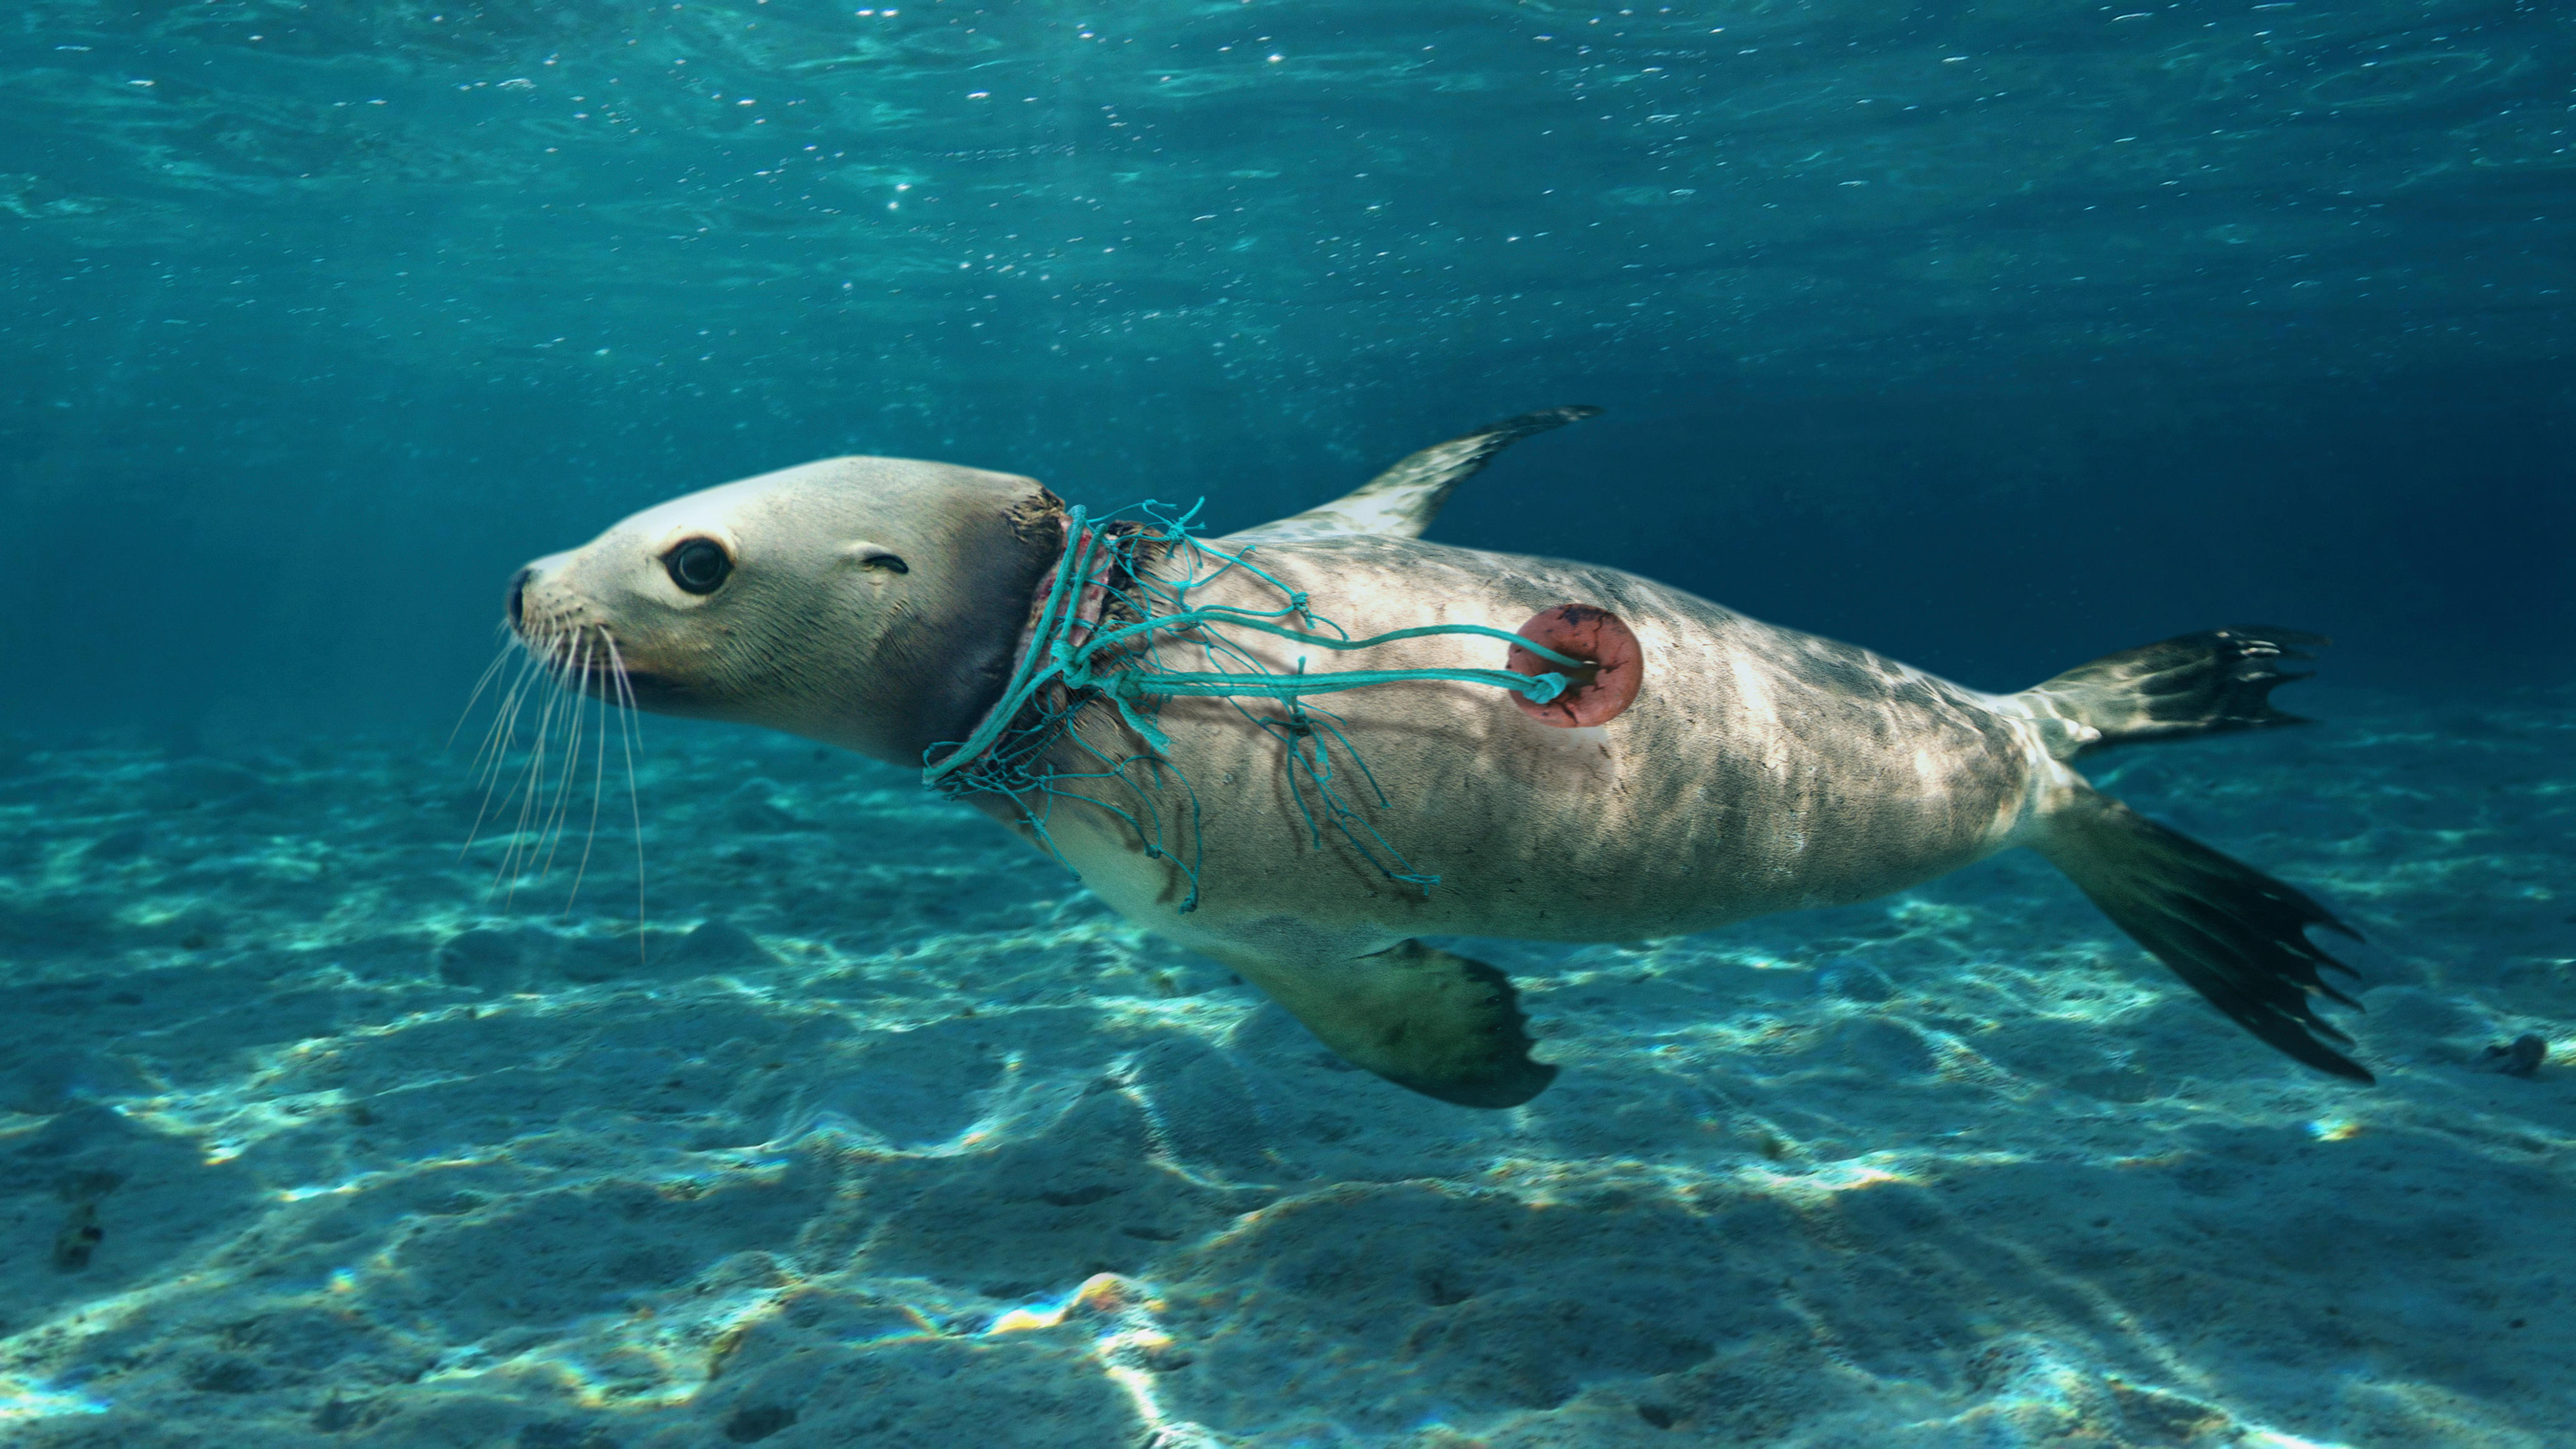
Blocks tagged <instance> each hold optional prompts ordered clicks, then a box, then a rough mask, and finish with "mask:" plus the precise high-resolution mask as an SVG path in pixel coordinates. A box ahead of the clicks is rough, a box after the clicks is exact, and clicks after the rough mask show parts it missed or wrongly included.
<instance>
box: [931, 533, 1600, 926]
mask: <svg viewBox="0 0 2576 1449" xmlns="http://www.w3.org/2000/svg"><path fill="white" fill-rule="evenodd" d="M1203 506H1204V500H1202V502H1201V503H1198V504H1193V505H1191V506H1190V508H1189V509H1188V510H1187V511H1175V510H1173V509H1172V508H1169V507H1167V506H1165V505H1163V504H1161V503H1157V502H1155V501H1154V500H1152V499H1148V500H1146V501H1145V502H1143V503H1141V504H1138V505H1137V506H1136V507H1135V508H1134V509H1132V510H1125V509H1122V510H1118V511H1119V512H1131V511H1132V512H1134V513H1137V514H1140V515H1142V517H1143V521H1142V522H1135V521H1128V520H1113V521H1107V522H1103V523H1101V524H1099V525H1097V526H1094V525H1092V524H1090V523H1089V522H1088V521H1087V520H1086V517H1085V514H1084V511H1083V510H1082V509H1081V508H1079V507H1076V508H1074V509H1073V510H1071V512H1070V514H1069V516H1068V518H1067V520H1066V525H1067V526H1066V538H1067V543H1066V546H1065V550H1064V555H1063V557H1062V558H1061V559H1060V560H1058V562H1057V565H1056V573H1055V579H1054V582H1053V583H1052V584H1051V585H1050V586H1049V588H1048V590H1047V596H1046V600H1045V602H1044V603H1043V604H1042V605H1041V606H1040V608H1039V611H1038V617H1037V622H1036V625H1035V626H1034V628H1033V630H1032V631H1031V636H1030V643H1029V647H1028V648H1027V650H1026V651H1025V652H1024V653H1023V654H1022V655H1021V657H1020V660H1019V663H1018V666H1017V668H1016V669H1015V670H1014V671H1013V673H1012V676H1011V680H1010V682H1009V683H1008V684H1007V685H1006V686H1004V688H1003V691H1002V697H1001V699H1000V700H999V701H998V702H997V703H995V704H994V706H993V708H992V709H991V710H990V711H989V712H987V713H986V715H985V716H984V720H983V722H982V724H981V725H979V726H978V727H977V728H976V730H975V732H974V733H973V734H972V735H969V736H968V737H967V738H966V739H964V740H960V741H955V742H943V743H941V744H936V745H933V746H931V747H930V749H929V750H928V751H926V752H924V754H923V757H922V758H923V769H922V781H923V783H924V784H927V785H929V786H931V787H933V788H935V789H937V790H939V791H940V792H941V793H943V794H946V795H949V796H952V797H964V796H968V795H973V794H978V793H991V794H998V795H1003V796H1007V797H1008V798H1009V799H1010V800H1011V801H1012V802H1013V803H1014V804H1015V805H1016V806H1017V807H1018V809H1019V811H1020V814H1021V817H1022V819H1023V820H1025V821H1026V822H1027V824H1028V825H1029V827H1030V829H1031V830H1033V831H1034V832H1035V833H1036V835H1037V838H1038V840H1039V842H1040V843H1041V844H1042V845H1044V846H1045V847H1046V848H1047V849H1048V850H1050V851H1053V850H1054V849H1055V840H1054V837H1053V836H1052V835H1051V834H1049V832H1048V825H1049V823H1050V822H1051V821H1052V820H1053V818H1054V812H1055V810H1056V808H1057V807H1058V805H1059V804H1060V803H1064V802H1075V803H1079V804H1082V805H1086V806H1090V807H1092V808H1095V809H1099V810H1104V811H1107V812H1109V813H1110V814H1111V815H1113V816H1116V817H1118V818H1119V819H1121V820H1123V821H1125V822H1126V826H1127V828H1129V829H1131V830H1133V831H1134V832H1135V834H1136V837H1137V839H1138V840H1139V841H1140V842H1141V843H1142V844H1143V847H1144V850H1145V854H1146V856H1147V857H1148V858H1149V859H1156V860H1162V859H1169V860H1170V861H1172V863H1173V864H1174V865H1175V866H1176V867H1177V868H1178V869H1179V870H1180V871H1181V872H1182V874H1183V875H1184V876H1186V877H1187V878H1188V880H1189V885H1190V889H1189V893H1188V896H1187V898H1186V899H1184V900H1183V901H1182V903H1181V906H1180V909H1181V911H1182V912H1183V913H1185V914H1186V913H1187V912H1189V911H1192V910H1195V909H1196V908H1197V906H1198V902H1199V868H1200V865H1201V863H1202V860H1203V857H1204V851H1203V849H1202V848H1201V840H1200V836H1199V802H1198V791H1197V789H1196V788H1195V787H1194V786H1193V785H1192V784H1191V783H1190V780H1189V777H1188V776H1187V774H1185V773H1184V772H1183V771H1181V770H1180V769H1179V768H1178V767H1177V766H1176V765H1174V764H1173V763H1172V762H1171V761H1170V760H1169V759H1168V758H1167V757H1166V754H1165V752H1166V751H1168V750H1169V749H1170V748H1171V740H1170V737H1169V736H1168V735H1167V734H1166V733H1165V732H1164V730H1163V728H1162V725H1161V722H1160V716H1161V713H1162V705H1163V701H1164V700H1166V699H1170V698H1173V697H1176V696H1184V695H1195V696H1207V697H1215V698H1221V699H1224V700H1226V701H1227V702H1228V703H1229V704H1231V705H1232V706H1233V708H1234V709H1235V711H1236V713H1238V714H1240V715H1241V716H1242V717H1243V719H1244V721H1245V722H1246V723H1248V724H1249V725H1251V726H1252V727H1253V728H1255V729H1258V730H1260V731H1261V732H1262V733H1264V734H1267V735H1269V736H1270V737H1271V738H1273V739H1275V740H1277V741H1278V742H1279V745H1280V752H1281V759H1282V762H1283V765H1284V768H1285V769H1286V770H1287V772H1288V781H1289V786H1290V794H1291V796H1292V797H1293V798H1294V799H1295V801H1296V803H1297V808H1298V810H1299V812H1300V813H1301V814H1302V815H1303V817H1304V821H1305V826H1306V834H1307V837H1308V841H1309V844H1310V846H1311V848H1314V849H1317V850H1320V849H1322V848H1323V845H1324V839H1325V832H1326V831H1327V830H1328V829H1329V830H1331V831H1332V832H1334V833H1336V834H1338V835H1339V836H1340V837H1341V838H1342V839H1344V840H1347V841H1348V842H1350V844H1351V845H1352V847H1353V848H1355V849H1356V850H1357V851H1358V852H1359V854H1360V855H1361V857H1362V858H1364V859H1365V860H1367V861H1368V863H1369V864H1370V865H1371V866H1373V867H1374V868H1375V869H1377V870H1378V872H1379V873H1381V874H1383V875H1384V876H1385V877H1386V878H1387V879H1389V880H1393V881H1397V882H1400V883H1402V884H1405V885H1409V886H1413V887H1416V888H1418V889H1421V890H1423V891H1426V892H1427V891H1429V889H1430V888H1431V887H1432V886H1435V885H1437V884H1439V881H1440V878H1439V877H1438V876H1436V875H1430V874H1426V873H1424V872H1422V871H1419V870H1416V869H1415V868H1414V867H1413V865H1412V864H1411V863H1410V862H1408V861H1407V860H1406V859H1405V858H1404V856H1403V854H1402V852H1400V851H1398V850H1397V849H1396V848H1395V846H1394V845H1393V844H1392V843H1391V842H1389V841H1388V840H1387V838H1386V837H1385V835H1384V834H1382V833H1381V832H1379V830H1378V829H1377V827H1376V826H1375V825H1373V824H1371V823H1370V822H1369V820H1368V817H1367V816H1366V815H1365V814H1363V813H1362V812H1361V811H1359V810H1358V809H1356V808H1354V806H1353V804H1352V800H1351V796H1350V794H1349V793H1348V792H1350V791H1351V790H1353V789H1354V788H1365V789H1366V790H1367V791H1368V792H1369V794H1370V796H1371V797H1372V798H1374V799H1375V800H1376V802H1377V804H1378V806H1379V807H1380V808H1384V807H1385V806H1386V805H1387V803H1388V801H1387V798H1386V792H1385V791H1384V790H1382V789H1380V788H1379V787H1378V783H1377V778H1376V777H1375V776H1374V775H1372V774H1370V773H1369V768H1368V762H1367V761H1365V760H1363V759H1361V758H1360V754H1359V751H1358V749H1357V748H1356V747H1354V746H1353V745H1352V743H1351V741H1350V737H1349V736H1348V735H1346V734H1344V733H1343V731H1342V727H1341V726H1342V718H1341V716H1339V715H1336V714H1334V713H1332V712H1331V711H1329V710H1324V709H1318V708H1315V707H1313V706H1310V705H1308V704H1307V703H1306V699H1307V697H1308V696H1311V695H1319V694H1332V693H1338V692H1339V691H1342V690H1346V689H1366V688H1371V687H1374V686H1380V685H1390V684H1404V683H1413V682H1419V681H1425V680H1453V681H1458V682H1462V683H1467V684H1482V685H1490V686H1492V687H1493V688H1496V689H1504V690H1510V691H1512V692H1513V693H1516V694H1521V695H1524V696H1526V697H1527V698H1529V699H1530V700H1531V701H1532V702H1533V703H1537V704H1545V703H1547V702H1548V701H1550V700H1552V699H1555V698H1556V697H1557V696H1558V695H1560V694H1562V693H1564V692H1565V690H1566V689H1567V687H1568V686H1569V684H1570V683H1571V680H1570V678H1569V676H1567V675H1565V674H1561V673H1557V672H1554V671H1550V672H1548V673H1544V674H1520V673H1516V672H1514V671H1511V670H1507V669H1360V670H1346V671H1341V672H1336V673H1326V674H1308V673H1306V672H1305V663H1306V661H1305V659H1304V657H1303V656H1300V657H1299V658H1298V660H1297V662H1296V668H1295V669H1294V670H1292V671H1288V672H1282V671H1280V670H1279V669H1277V668H1275V667H1273V666H1271V665H1270V664H1268V663H1267V662H1265V661H1264V660H1262V659H1261V658H1259V657H1258V656H1256V655H1254V654H1252V653H1250V652H1249V651H1247V650H1246V649H1244V648H1243V647H1242V646H1241V645H1240V644H1239V643H1237V642H1235V640H1234V639H1233V638H1232V637H1230V636H1231V635H1232V634H1234V633H1235V632H1236V631H1249V632H1252V633H1259V634H1268V635H1272V636H1275V637H1277V638H1281V639H1287V640H1291V641H1293V642H1295V643H1299V644H1307V645H1312V646H1314V647H1316V648H1319V649H1331V650H1336V651H1348V650H1359V649H1370V648H1374V647H1376V646H1378V645H1381V644H1389V643H1393V642H1394V641H1396V640H1398V639H1415V638H1420V637H1423V636H1425V635H1433V634H1481V635H1485V636H1487V637H1490V638H1494V639H1500V640H1506V641H1508V642H1510V643H1512V644H1514V645H1517V646H1518V647H1520V648H1523V649H1527V650H1529V651H1530V652H1531V653H1533V654H1536V655H1538V656H1540V657H1542V658H1544V659H1548V660H1551V661H1553V662H1555V663H1558V664H1561V665H1563V666H1565V667H1566V668H1568V669H1573V670H1578V671H1579V670H1583V669H1586V668H1588V667H1589V666H1588V664H1587V663H1586V661H1584V660H1580V659H1576V658H1573V657H1571V656H1569V655H1565V654H1560V653H1558V652H1556V651H1555V650H1553V649H1549V648H1546V647H1545V646H1543V645H1540V644H1538V643H1537V642H1536V641H1534V640H1531V639H1527V638H1524V637H1522V636H1521V635H1518V634H1515V633H1512V632H1510V631H1508V630H1503V629H1494V628H1488V627H1486V626H1484V625H1481V624H1427V625H1424V626H1422V627H1420V628H1413V629H1398V630H1395V631H1394V632H1392V633H1386V634H1374V635H1371V636H1369V637H1368V638H1365V639H1354V638H1351V637H1350V635H1349V633H1348V631H1346V630H1344V629H1343V628H1342V627H1341V626H1340V625H1338V624H1335V623H1334V622H1333V621H1332V620H1330V619H1328V618H1325V617H1324V616H1322V615H1320V614H1317V613H1315V612H1314V611H1313V610H1312V609H1311V608H1309V607H1308V603H1307V597H1306V594H1305V593H1304V592H1303V591H1301V590H1297V589H1291V588H1289V587H1288V586H1287V585H1285V584H1283V583H1281V582H1280V581H1279V580H1278V579H1276V578H1274V577H1272V576H1271V575H1270V574H1269V573H1267V572H1265V571H1264V570H1263V569H1262V568H1261V567H1260V566H1259V565H1257V564H1255V563H1253V562H1252V561H1251V559H1250V555H1251V554H1252V553H1253V552H1254V550H1253V549H1251V548H1245V549H1244V550H1242V551H1241V552H1239V553H1230V552H1228V551H1226V550H1224V549H1221V548H1218V547H1215V546H1214V545H1212V544H1210V543H1208V542H1207V541H1206V540H1205V539H1203V538H1201V537H1200V536H1199V534H1198V529H1197V519H1198V514H1199V509H1200V508H1201V507H1203ZM1237 573H1241V574H1244V575H1248V576H1249V577H1251V578H1252V579H1254V580H1257V581H1258V582H1259V583H1260V584H1262V585H1264V586H1266V587H1267V588H1268V589H1270V590H1271V591H1273V592H1275V594H1276V595H1277V598H1278V605H1277V607H1275V608H1270V609H1257V608H1247V607H1243V606H1240V605H1233V604H1202V603H1198V602H1196V601H1194V600H1193V599H1192V598H1191V594H1192V592H1193V591H1195V590H1200V589H1204V588H1206V587H1207V586H1208V585H1210V584H1213V583H1215V582H1216V581H1217V580H1219V579H1223V578H1226V577H1228V576H1229V575H1233V574H1237ZM1093 604H1096V605H1097V608H1096V610H1095V609H1094V608H1092V607H1088V606H1090V605H1093ZM1177 664H1190V665H1196V666H1199V667H1187V668H1185V667H1176V665H1177ZM1247 700H1250V701H1255V702H1258V701H1262V700H1269V701H1275V702H1276V703H1278V704H1279V705H1282V706H1284V707H1285V708H1284V710H1282V711H1281V712H1279V713H1275V714H1274V713H1267V712H1263V713H1256V712H1255V711H1254V710H1252V709H1249V708H1247V707H1246V705H1245V701H1247ZM1103 701H1106V702H1107V703H1108V704H1109V705H1110V706H1111V707H1112V708H1115V709H1116V710H1117V711H1118V714H1119V717H1120V718H1121V719H1123V720H1124V721H1125V722H1126V724H1127V727H1128V728H1129V729H1130V730H1132V731H1134V732H1135V734H1136V736H1137V737H1138V738H1139V739H1141V740H1143V741H1144V744H1145V749H1144V751H1142V752H1140V753H1134V754H1111V753H1108V752H1106V751H1104V750H1103V749H1102V748H1101V747H1100V745H1099V744H1097V743H1095V742H1094V741H1093V740H1092V739H1090V738H1087V737H1085V736H1084V735H1083V734H1082V733H1081V732H1079V731H1077V730H1076V729H1075V728H1074V723H1075V717H1076V716H1077V715H1079V714H1080V713H1081V712H1082V711H1083V710H1084V709H1086V708H1091V707H1094V706H1096V705H1098V704H1099V703H1101V702H1103ZM1068 744H1069V745H1070V747H1071V748H1070V749H1067V748H1065V746H1067V745H1068ZM1076 782H1084V786H1085V787H1084V788H1082V789H1078V790H1077V789H1071V788H1068V787H1069V786H1071V785H1073V784H1075V783H1076ZM1354 782H1356V784H1354ZM1100 784H1107V785H1109V786H1111V787H1112V788H1111V790H1109V791H1108V792H1107V793H1108V794H1109V795H1111V796H1112V797H1114V796H1115V795H1116V794H1117V793H1118V792H1119V791H1121V790H1123V791H1124V792H1125V793H1126V795H1127V797H1128V799H1129V801H1130V804H1128V805H1121V804H1119V803H1118V802H1117V800H1116V799H1115V798H1103V793H1102V792H1101V791H1100V790H1099V789H1098V788H1097V786H1098V785H1100ZM1174 787H1177V788H1178V789H1179V790H1180V792H1181V799H1182V801H1183V802H1185V805H1186V809H1185V811H1184V812H1183V814H1184V815H1185V817H1186V819H1187V821H1188V825H1187V831H1188V836H1189V838H1188V840H1187V841H1186V843H1185V848H1184V849H1175V848H1174V845H1173V842H1171V841H1169V840H1167V839H1166V838H1165V827H1164V823H1163V822H1164V814H1165V812H1164V810H1163V809H1162V808H1161V806H1160V804H1159V803H1158V802H1159V801H1160V800H1161V799H1163V798H1164V792H1166V791H1168V790H1170V789H1172V788H1174Z"/></svg>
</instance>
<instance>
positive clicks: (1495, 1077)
mask: <svg viewBox="0 0 2576 1449" xmlns="http://www.w3.org/2000/svg"><path fill="white" fill-rule="evenodd" d="M1219 959H1220V960H1223V961H1224V962H1225V963H1226V964H1227V965H1229V966H1232V967H1234V968H1235V969H1236V970H1237V971H1240V972H1242V973H1243V976H1244V979H1246V980H1248V981H1250V982H1251V983H1252V984H1253V985H1255V986H1258V987H1260V988H1261V989H1262V990H1263V991H1264V992H1267V993H1268V994H1269V996H1270V999H1271V1000H1273V1001H1276V1002H1278V1003H1279V1004H1280V1005H1281V1006H1284V1007H1286V1008H1287V1009H1288V1014H1289V1015H1291V1016H1294V1017H1296V1018H1297V1020H1299V1021H1300V1022H1302V1023H1304V1024H1305V1027H1306V1029H1307V1030H1308V1031H1311V1032H1313V1033H1314V1034H1315V1035H1316V1036H1317V1037H1318V1038H1319V1039H1321V1040H1322V1041H1323V1043H1324V1045H1326V1046H1328V1047H1331V1048H1332V1049H1333V1051H1334V1053H1335V1054H1336V1055H1338V1056H1339V1057H1341V1059H1342V1060H1344V1061H1346V1062H1349V1063H1351V1064H1352V1065H1353V1066H1358V1067H1366V1068H1367V1069H1368V1070H1370V1071H1372V1072H1375V1073H1377V1074H1378V1075H1379V1076H1381V1077H1384V1078H1386V1079H1387V1080H1388V1081H1390V1082H1393V1083H1395V1084H1396V1085H1397V1086H1399V1087H1410V1088H1412V1089H1413V1090H1414V1091H1417V1092H1420V1093H1421V1094H1423V1095H1424V1096H1426V1097H1437V1098H1439V1099H1440V1100H1441V1101H1443V1102H1455V1103H1457V1104H1458V1105H1459V1106H1461V1107H1517V1106H1519V1105H1520V1104H1521V1103H1523V1102H1526V1101H1528V1100H1529V1099H1530V1098H1532V1097H1535V1096H1537V1095H1538V1094H1539V1093H1541V1092H1543V1091H1545V1090H1547V1084H1548V1083H1549V1082H1551V1081H1554V1080H1555V1079H1556V1068H1554V1067H1552V1066H1549V1065H1548V1064H1547V1063H1545V1062H1534V1061H1531V1060H1530V1056H1529V1049H1530V1046H1531V1042H1530V1037H1529V1032H1528V1031H1527V1030H1526V1029H1525V1028H1524V1021H1525V1019H1524V1018H1523V1017H1522V1015H1521V1010H1520V997H1519V993H1517V992H1515V991H1513V990H1512V983H1511V978H1510V977H1507V976H1505V975H1504V974H1503V973H1502V972H1500V971H1497V970H1495V969H1494V968H1493V967H1491V966H1488V965H1486V964H1485V963H1484V962H1482V961H1471V960H1468V959H1467V958H1466V957H1464V956H1456V955H1452V954H1450V953H1449V952H1447V951H1443V950H1440V949H1439V948H1437V947H1434V946H1425V945H1423V944H1422V943H1421V942H1420V941H1406V942H1403V943H1402V944H1400V945H1397V946H1394V947H1391V948H1389V949H1387V950H1384V951H1380V952H1378V953H1376V954H1375V955H1372V956H1360V957H1355V958H1352V959H1349V960H1342V961H1305V962H1297V963H1294V964H1289V963H1282V962H1277V961H1270V960H1254V959H1248V958H1246V957H1242V956H1237V955H1234V954H1231V953H1228V954H1226V955H1223V956H1220V957H1219Z"/></svg>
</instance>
